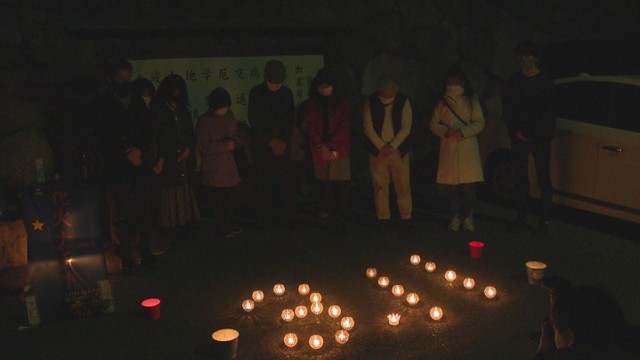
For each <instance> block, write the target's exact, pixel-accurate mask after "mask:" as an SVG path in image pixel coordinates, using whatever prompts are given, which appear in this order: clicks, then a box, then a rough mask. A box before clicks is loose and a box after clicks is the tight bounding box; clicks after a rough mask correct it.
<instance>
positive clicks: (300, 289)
mask: <svg viewBox="0 0 640 360" xmlns="http://www.w3.org/2000/svg"><path fill="white" fill-rule="evenodd" d="M309 291H311V288H310V287H309V284H300V285H298V292H299V293H300V295H307V294H308V293H309Z"/></svg>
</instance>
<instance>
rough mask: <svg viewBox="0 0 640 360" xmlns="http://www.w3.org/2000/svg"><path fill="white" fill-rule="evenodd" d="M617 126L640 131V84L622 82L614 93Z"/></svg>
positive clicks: (614, 116) (615, 122)
mask: <svg viewBox="0 0 640 360" xmlns="http://www.w3.org/2000/svg"><path fill="white" fill-rule="evenodd" d="M613 118H614V124H615V127H617V128H619V129H622V130H628V131H635V132H640V86H634V85H627V84H620V85H619V86H618V87H616V89H615V92H614V95H613Z"/></svg>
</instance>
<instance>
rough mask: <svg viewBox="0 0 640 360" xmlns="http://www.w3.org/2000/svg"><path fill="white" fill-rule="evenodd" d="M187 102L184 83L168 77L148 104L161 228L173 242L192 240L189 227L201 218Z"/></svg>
mask: <svg viewBox="0 0 640 360" xmlns="http://www.w3.org/2000/svg"><path fill="white" fill-rule="evenodd" d="M188 99H189V97H188V94H187V84H186V82H185V81H184V79H183V78H182V77H181V76H180V75H176V74H171V75H168V76H166V77H165V78H164V79H163V80H162V81H161V82H160V86H158V92H157V93H156V95H155V97H154V99H153V101H152V104H151V108H152V111H153V114H154V118H155V133H156V146H157V150H158V161H157V163H156V165H155V166H154V168H153V171H154V173H155V174H156V175H157V180H158V182H159V186H160V204H159V208H160V226H161V227H163V228H165V229H166V230H167V231H165V232H164V233H170V234H172V235H173V236H172V239H171V240H173V241H174V242H176V241H177V242H180V241H183V240H187V239H190V238H192V237H193V236H194V233H193V228H192V225H193V224H194V222H195V221H197V220H199V218H200V213H199V210H198V207H197V205H196V198H195V193H194V191H193V186H192V180H193V177H194V172H195V170H194V169H195V157H194V147H195V134H194V131H193V122H192V121H191V114H190V113H189V109H188V106H189V100H188Z"/></svg>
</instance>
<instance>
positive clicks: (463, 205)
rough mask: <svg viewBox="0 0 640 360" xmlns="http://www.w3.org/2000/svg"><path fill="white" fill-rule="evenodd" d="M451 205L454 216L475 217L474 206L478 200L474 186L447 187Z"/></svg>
mask: <svg viewBox="0 0 640 360" xmlns="http://www.w3.org/2000/svg"><path fill="white" fill-rule="evenodd" d="M447 187H448V190H449V205H450V206H451V213H452V214H453V215H454V216H458V217H464V218H468V217H469V218H470V217H473V205H474V203H475V200H476V192H475V188H474V184H473V183H470V184H458V185H447Z"/></svg>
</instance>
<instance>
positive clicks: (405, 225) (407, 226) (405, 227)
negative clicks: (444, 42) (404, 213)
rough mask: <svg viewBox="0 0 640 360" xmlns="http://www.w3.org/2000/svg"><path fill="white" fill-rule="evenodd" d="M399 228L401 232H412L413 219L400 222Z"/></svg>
mask: <svg viewBox="0 0 640 360" xmlns="http://www.w3.org/2000/svg"><path fill="white" fill-rule="evenodd" d="M398 227H399V228H400V230H402V231H404V232H411V230H413V220H412V219H404V220H400V222H399V223H398Z"/></svg>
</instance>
